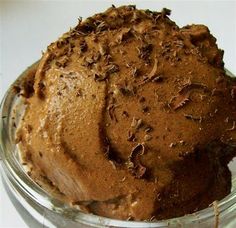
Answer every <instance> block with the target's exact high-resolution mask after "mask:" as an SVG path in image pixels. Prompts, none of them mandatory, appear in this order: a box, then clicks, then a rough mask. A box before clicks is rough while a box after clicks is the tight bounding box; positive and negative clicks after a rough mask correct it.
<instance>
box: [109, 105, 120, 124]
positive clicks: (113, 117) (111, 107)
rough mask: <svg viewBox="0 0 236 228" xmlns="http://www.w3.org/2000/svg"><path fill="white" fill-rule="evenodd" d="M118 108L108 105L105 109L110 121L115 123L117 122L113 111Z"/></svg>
mask: <svg viewBox="0 0 236 228" xmlns="http://www.w3.org/2000/svg"><path fill="white" fill-rule="evenodd" d="M117 107H118V105H114V104H110V105H108V107H107V111H108V114H109V117H110V119H111V120H113V121H115V122H118V120H117V117H116V114H115V109H116V108H117Z"/></svg>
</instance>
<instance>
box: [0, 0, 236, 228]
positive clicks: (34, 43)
mask: <svg viewBox="0 0 236 228" xmlns="http://www.w3.org/2000/svg"><path fill="white" fill-rule="evenodd" d="M112 3H113V4H115V5H116V6H118V5H122V4H136V5H137V7H138V8H149V9H152V10H161V9H162V8H163V7H167V8H170V9H172V16H171V18H172V19H173V20H175V21H176V22H177V24H178V25H179V26H183V25H186V24H188V23H195V24H197V23H202V24H205V25H208V27H209V28H210V30H211V32H212V34H214V36H215V37H217V40H218V45H219V47H220V48H222V49H224V50H225V58H224V60H225V64H226V65H225V66H226V68H228V69H229V70H231V71H232V72H233V73H236V64H235V61H236V19H235V15H236V1H234V0H231V1H217V0H212V1H209V0H208V1H189V0H188V1H187V0H186V1H180V0H179V1H178V0H175V1H168V0H165V1H157V0H153V1H147V0H141V1H139V0H136V1H108V0H107V1H105V0H104V1H98V0H97V1H88V0H87V1H33V0H31V1H30V0H28V1H1V0H0V22H1V25H0V42H1V43H0V99H2V96H3V94H4V93H5V91H6V90H7V88H8V87H9V85H10V84H11V83H12V82H13V81H14V80H15V79H16V78H17V76H18V75H19V74H20V73H21V72H22V71H23V70H24V69H25V68H26V67H27V66H29V65H31V64H32V63H33V62H35V61H36V60H38V59H39V58H40V56H41V51H42V50H45V49H46V47H47V45H48V44H49V43H50V42H52V41H54V40H56V39H57V37H58V36H60V35H61V34H62V33H64V32H66V31H67V30H68V29H69V27H73V26H75V25H76V23H77V18H78V17H79V16H82V17H83V18H86V17H87V16H90V15H93V14H94V13H96V12H99V11H103V10H105V9H106V8H107V7H109V6H111V4H112ZM5 227H12V228H19V227H21V228H23V227H27V226H26V225H25V223H24V222H23V220H22V219H21V217H20V216H19V215H18V213H17V212H16V210H15V208H14V207H13V206H12V204H11V202H10V200H9V198H8V196H7V195H6V193H5V191H4V189H3V186H2V182H1V181H0V228H5Z"/></svg>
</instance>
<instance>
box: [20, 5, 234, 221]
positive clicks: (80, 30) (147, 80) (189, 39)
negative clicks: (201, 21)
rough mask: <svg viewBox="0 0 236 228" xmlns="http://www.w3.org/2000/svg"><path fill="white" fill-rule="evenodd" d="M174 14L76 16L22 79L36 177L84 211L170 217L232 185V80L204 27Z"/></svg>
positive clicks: (25, 143)
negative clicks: (71, 26)
mask: <svg viewBox="0 0 236 228" xmlns="http://www.w3.org/2000/svg"><path fill="white" fill-rule="evenodd" d="M169 14H170V11H169V10H167V9H163V10H162V12H160V13H159V12H152V11H150V10H137V9H136V8H135V7H134V6H123V7H119V8H115V7H111V8H110V9H108V10H107V11H105V12H104V13H100V14H96V15H94V16H93V17H90V18H88V19H86V20H85V21H80V22H79V24H78V25H77V26H76V27H75V28H74V29H71V30H70V31H69V32H68V33H65V34H64V35H63V36H62V37H61V38H60V39H59V40H57V41H56V42H54V43H52V44H50V45H49V46H48V48H47V50H46V52H45V53H44V54H43V56H42V58H41V60H40V62H39V65H38V67H37V70H36V73H35V76H34V77H32V78H31V82H32V84H33V87H30V86H29V84H27V88H23V90H24V91H23V92H24V94H26V96H25V97H26V98H25V99H26V102H27V108H26V112H25V114H24V117H23V120H22V123H21V126H20V127H19V129H18V136H17V138H18V141H19V146H20V148H21V151H22V155H23V158H24V160H25V162H28V163H29V164H30V165H31V167H32V178H33V179H35V180H36V181H37V180H41V179H47V181H48V182H49V183H50V184H51V185H52V186H54V188H57V189H58V190H59V191H60V192H61V193H62V194H63V195H64V197H65V200H66V201H68V202H71V203H73V204H78V205H82V206H83V208H84V209H86V211H88V212H91V213H94V214H97V215H101V216H107V217H111V218H118V219H134V220H146V219H151V218H152V219H153V218H156V219H166V218H171V217H176V216H181V215H185V214H188V213H192V212H194V211H197V210H200V209H202V208H205V207H207V206H208V205H209V204H210V203H212V202H213V201H214V200H220V199H222V198H223V197H224V196H226V195H227V194H228V193H229V192H230V188H231V174H230V172H229V169H228V167H227V163H228V162H229V161H230V160H231V159H232V157H233V156H234V155H235V140H236V132H235V131H236V127H235V122H236V82H235V80H233V79H232V78H230V77H228V76H227V75H226V73H225V70H224V67H223V65H224V64H223V60H222V58H223V51H221V50H219V49H218V47H217V45H216V39H215V38H214V37H213V36H212V35H211V34H210V31H209V30H208V28H207V27H206V26H204V25H190V26H185V27H183V28H179V27H178V26H177V25H176V24H175V23H174V22H173V21H171V20H170V19H169V18H168V16H169ZM33 173H34V174H33Z"/></svg>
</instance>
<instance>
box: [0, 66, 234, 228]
mask: <svg viewBox="0 0 236 228" xmlns="http://www.w3.org/2000/svg"><path fill="white" fill-rule="evenodd" d="M36 66H37V63H35V64H33V65H32V66H30V67H29V68H28V69H27V70H26V71H25V72H23V74H22V75H20V76H19V78H18V79H17V80H16V81H15V82H14V83H13V85H12V86H11V87H10V88H9V90H8V91H7V93H6V95H5V97H4V99H3V101H2V103H1V109H0V115H1V119H0V156H1V159H2V166H1V168H2V172H1V174H2V177H3V182H4V186H5V188H6V190H7V192H8V194H9V197H10V199H11V200H12V202H13V204H14V206H15V207H16V209H17V210H18V212H19V213H20V214H21V216H22V217H23V219H24V220H25V221H26V223H28V225H29V226H30V227H42V225H43V227H70V228H73V227H84V228H87V227H128V228H129V227H203V228H204V227H227V228H231V227H232V228H233V227H236V159H234V161H232V162H231V163H230V164H229V166H230V170H231V172H232V191H231V193H230V194H229V195H228V196H227V197H225V198H224V199H222V200H221V201H219V202H215V203H213V204H212V206H210V207H208V208H206V209H204V210H201V211H199V212H196V213H194V214H189V215H185V216H183V217H179V218H173V219H168V220H163V221H158V222H156V221H155V222H133V221H120V220H114V219H109V218H104V217H100V216H96V215H92V214H86V213H83V212H81V211H79V210H77V209H74V208H71V207H69V206H68V205H67V204H65V203H63V202H61V201H59V200H58V199H56V198H54V197H53V196H51V195H49V194H48V193H47V192H45V191H44V190H43V189H42V188H41V187H40V186H39V185H37V184H36V183H35V182H34V181H33V180H32V179H31V178H30V177H29V176H28V175H27V173H26V171H25V170H24V168H23V166H22V164H21V163H20V158H19V151H18V148H17V146H16V144H15V131H16V128H17V125H18V124H19V121H20V118H21V117H22V114H23V113H24V108H25V104H24V101H23V99H22V98H21V96H19V95H17V93H16V92H15V88H17V85H18V84H19V83H21V82H22V81H23V80H24V78H26V77H28V76H30V75H31V74H32V73H34V70H35V68H36ZM228 74H229V75H231V76H233V75H232V74H230V72H228Z"/></svg>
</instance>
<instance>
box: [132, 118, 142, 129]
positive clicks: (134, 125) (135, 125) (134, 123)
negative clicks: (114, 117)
mask: <svg viewBox="0 0 236 228" xmlns="http://www.w3.org/2000/svg"><path fill="white" fill-rule="evenodd" d="M142 126H143V120H142V119H136V118H135V117H133V119H132V122H131V127H132V128H134V129H135V130H138V129H139V128H141V127H142Z"/></svg>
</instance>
